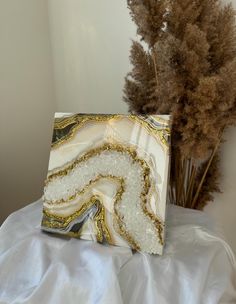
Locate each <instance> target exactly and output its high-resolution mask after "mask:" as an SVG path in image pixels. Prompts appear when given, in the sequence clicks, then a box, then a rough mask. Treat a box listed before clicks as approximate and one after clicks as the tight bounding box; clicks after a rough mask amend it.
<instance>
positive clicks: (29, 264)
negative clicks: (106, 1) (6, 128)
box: [0, 200, 236, 304]
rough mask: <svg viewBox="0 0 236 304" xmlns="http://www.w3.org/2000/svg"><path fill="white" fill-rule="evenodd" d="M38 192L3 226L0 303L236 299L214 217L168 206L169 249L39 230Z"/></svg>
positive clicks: (192, 303)
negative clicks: (155, 250) (139, 248)
mask: <svg viewBox="0 0 236 304" xmlns="http://www.w3.org/2000/svg"><path fill="white" fill-rule="evenodd" d="M41 212H42V202H41V201H40V200H39V201H38V202H35V203H33V204H31V205H29V206H27V207H25V208H23V209H21V210H19V211H17V212H15V213H13V214H12V215H10V216H9V217H8V219H7V220H6V221H5V222H4V223H3V225H2V226H1V228H0V303H1V304H3V303H33V304H34V303H35V304H37V303H39V304H48V303H52V304H60V303H63V304H70V303H72V304H73V303H79V304H121V303H122V304H124V303H125V304H157V303H160V304H166V303H168V304H172V303H173V304H216V303H236V291H235V261H234V256H233V253H232V251H231V249H230V247H229V246H228V244H227V243H226V242H225V241H224V240H223V238H222V237H221V236H219V234H218V233H217V232H216V230H215V228H214V225H213V224H212V223H211V221H210V219H209V217H208V216H207V215H206V214H204V213H202V212H198V211H194V210H188V209H183V208H180V207H176V206H172V205H170V206H168V212H167V229H166V230H167V235H166V246H165V251H164V255H163V256H154V255H148V254H142V253H132V251H131V250H130V249H128V248H121V247H114V246H108V245H107V246H106V245H105V246H104V245H100V244H97V243H93V242H91V241H84V240H77V239H73V238H71V239H70V238H65V237H64V238H63V237H58V236H53V235H50V234H46V233H43V232H41V229H40V221H41Z"/></svg>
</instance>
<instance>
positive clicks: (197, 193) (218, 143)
mask: <svg viewBox="0 0 236 304" xmlns="http://www.w3.org/2000/svg"><path fill="white" fill-rule="evenodd" d="M222 135H223V131H222V132H221V134H220V135H219V138H218V141H217V143H216V145H215V147H214V149H213V150H212V153H211V156H210V158H209V160H208V163H207V166H206V169H205V171H204V173H203V175H202V178H201V180H200V183H199V184H198V187H197V190H196V192H195V195H194V198H193V200H192V203H191V207H190V208H193V209H194V208H195V205H196V202H197V199H198V196H199V193H200V191H201V188H202V185H203V183H204V180H205V178H206V175H207V172H208V170H209V168H210V166H211V163H212V160H213V158H214V156H215V154H216V152H217V150H218V148H219V145H220V143H221V138H222Z"/></svg>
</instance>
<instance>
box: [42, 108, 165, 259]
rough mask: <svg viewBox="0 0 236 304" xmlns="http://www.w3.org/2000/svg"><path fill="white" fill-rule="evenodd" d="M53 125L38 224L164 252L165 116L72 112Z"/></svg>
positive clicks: (149, 250)
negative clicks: (52, 138)
mask: <svg viewBox="0 0 236 304" xmlns="http://www.w3.org/2000/svg"><path fill="white" fill-rule="evenodd" d="M96 117H97V119H96ZM155 118H156V119H155ZM158 118H159V119H158ZM84 120H85V121H84ZM111 122H112V127H111ZM142 122H143V123H142ZM149 122H150V123H149ZM163 122H164V123H163ZM155 124H156V125H157V126H155ZM70 125H72V126H71V127H70ZM81 125H82V127H80V126H81ZM87 125H88V127H87ZM91 125H92V127H91ZM93 127H94V128H93ZM109 128H112V132H113V137H112V138H111V136H110V133H111V132H107V131H109ZM63 130H65V133H63ZM104 130H105V132H104ZM140 130H141V131H143V135H142V137H143V138H142V139H143V141H142V140H140V138H139V137H138V136H134V135H136V133H137V135H139V133H140ZM59 131H60V132H59ZM96 131H97V132H98V133H95V132H96ZM124 131H126V133H124ZM54 132H55V133H56V134H60V136H59V135H57V136H54V138H55V141H56V142H54V143H53V145H52V151H51V155H50V162H49V172H48V177H47V180H46V181H45V188H44V215H43V220H42V228H43V229H44V230H46V231H49V232H57V233H63V234H68V235H71V236H76V237H81V238H85V239H91V240H94V239H95V240H97V241H106V242H108V243H110V244H114V245H120V246H130V247H131V248H133V249H136V250H140V251H143V252H147V253H154V254H156V253H158V254H161V253H162V249H163V243H164V220H165V218H164V216H165V204H166V188H167V185H166V184H167V176H168V154H169V153H168V138H167V137H168V136H167V135H168V134H169V124H168V119H166V117H165V119H164V118H163V117H160V116H157V117H155V116H152V117H151V119H149V117H145V118H142V117H139V118H138V119H137V118H135V119H133V115H127V116H125V115H124V116H122V115H117V116H114V115H110V116H109V115H104V116H102V115H101V116H99V115H94V116H93V115H87V116H85V115H82V114H81V115H79V114H77V115H73V116H66V117H61V118H60V119H56V120H55V127H54ZM99 132H100V134H99ZM161 132H163V133H161ZM106 134H109V137H108V136H106ZM123 134H124V135H123ZM86 135H87V136H88V139H87V141H86V143H85V142H84V140H83V138H84V137H85V136H86ZM98 135H99V136H98ZM122 135H123V137H124V138H122ZM134 138H136V142H135V140H134ZM129 139H130V142H129ZM131 139H132V141H131ZM163 139H164V140H165V142H164V141H163ZM147 142H148V144H147ZM163 142H164V143H163ZM155 152H156V155H155ZM158 153H159V157H158ZM153 158H154V161H153ZM159 162H161V165H160V170H159V171H158V166H157V165H156V164H158V163H159ZM50 163H51V167H50ZM155 165H156V168H155V167H153V166H155ZM157 200H158V201H157Z"/></svg>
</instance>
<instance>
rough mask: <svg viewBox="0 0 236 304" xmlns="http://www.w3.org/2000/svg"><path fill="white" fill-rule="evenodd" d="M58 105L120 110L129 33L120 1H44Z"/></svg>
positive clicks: (131, 26) (131, 31)
mask: <svg viewBox="0 0 236 304" xmlns="http://www.w3.org/2000/svg"><path fill="white" fill-rule="evenodd" d="M49 14H50V24H51V37H52V45H53V60H54V68H55V83H56V96H57V103H58V109H59V110H60V111H62V112H65V111H75V112H96V113H98V112H104V113H115V112H118V113H124V112H127V106H126V105H125V104H124V103H123V102H122V101H121V100H122V89H123V85H124V75H125V74H126V72H127V71H128V70H129V48H130V44H131V40H130V39H131V38H132V37H134V35H135V26H134V24H133V23H132V22H131V21H130V16H129V12H128V9H127V7H126V0H122V1H121V0H120V1H117V0H99V1H94V0H49Z"/></svg>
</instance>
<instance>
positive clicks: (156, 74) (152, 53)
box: [151, 51, 158, 88]
mask: <svg viewBox="0 0 236 304" xmlns="http://www.w3.org/2000/svg"><path fill="white" fill-rule="evenodd" d="M151 56H152V60H153V64H154V70H155V78H156V84H157V88H158V72H157V62H156V57H155V53H154V51H151Z"/></svg>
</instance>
